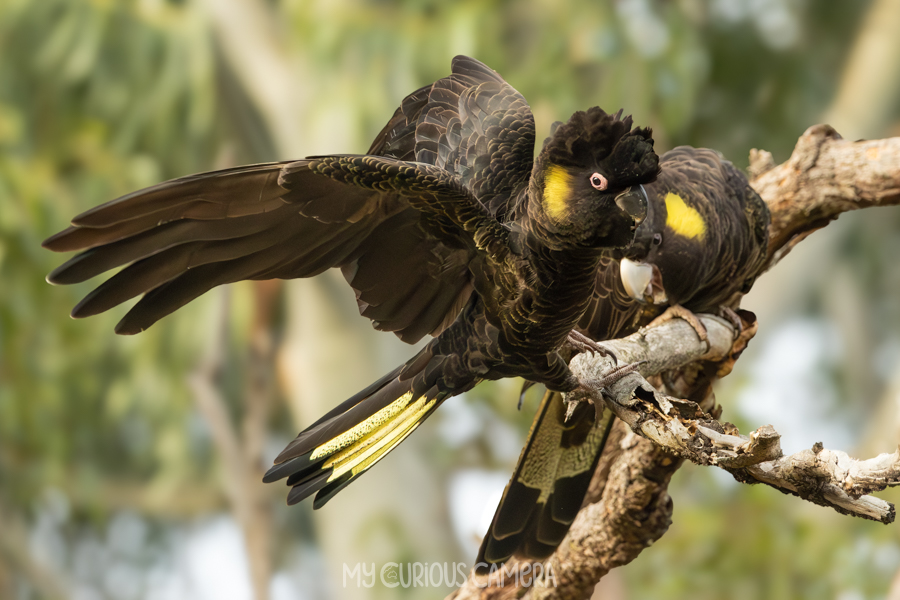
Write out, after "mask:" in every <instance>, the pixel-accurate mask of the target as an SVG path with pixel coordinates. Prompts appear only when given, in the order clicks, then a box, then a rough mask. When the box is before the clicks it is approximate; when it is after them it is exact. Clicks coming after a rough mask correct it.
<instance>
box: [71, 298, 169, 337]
mask: <svg viewBox="0 0 900 600" xmlns="http://www.w3.org/2000/svg"><path fill="white" fill-rule="evenodd" d="M79 304H80V303H79ZM75 308H78V307H77V306H76V307H75ZM73 312H74V310H73ZM130 314H131V313H130V312H129V313H128V314H126V315H125V316H124V317H122V320H121V321H119V322H118V323H116V329H115V332H116V335H135V334H138V333H140V332H142V331H144V330H145V329H147V327H150V325H152V323H151V324H150V325H147V326H146V327H144V326H143V325H142V324H140V323H137V322H135V321H134V320H133V319H130V318H129V315H130ZM72 316H73V317H74V315H72ZM83 316H85V317H87V316H90V315H87V314H85V315H83ZM75 318H76V319H77V318H81V317H75Z"/></svg>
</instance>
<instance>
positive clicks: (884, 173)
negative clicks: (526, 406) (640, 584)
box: [452, 125, 900, 600]
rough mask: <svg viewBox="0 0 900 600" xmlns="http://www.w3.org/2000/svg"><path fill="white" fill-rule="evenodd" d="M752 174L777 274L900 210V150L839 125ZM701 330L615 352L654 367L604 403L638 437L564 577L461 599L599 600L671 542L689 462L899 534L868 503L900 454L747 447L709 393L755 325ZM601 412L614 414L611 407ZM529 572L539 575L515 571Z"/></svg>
mask: <svg viewBox="0 0 900 600" xmlns="http://www.w3.org/2000/svg"><path fill="white" fill-rule="evenodd" d="M750 172H751V175H752V179H751V185H752V186H753V187H754V189H756V190H757V192H758V193H759V194H760V196H762V198H763V199H764V200H765V201H766V203H767V204H768V206H769V208H770V210H771V212H772V224H771V226H770V230H769V233H770V243H769V251H768V261H767V264H766V266H765V269H766V270H768V269H770V268H771V267H772V266H774V265H775V264H777V263H778V261H779V260H781V259H782V258H783V257H784V256H785V255H786V254H787V253H788V252H790V250H791V249H792V248H793V247H794V246H795V245H796V244H798V243H799V242H800V241H802V240H803V239H805V238H806V237H807V236H808V235H809V234H811V233H812V232H814V231H816V230H818V229H821V228H822V227H825V226H826V225H827V224H828V223H829V222H831V221H832V220H834V219H836V218H837V217H838V216H839V215H840V214H841V213H844V212H847V211H850V210H856V209H859V208H867V207H870V206H890V205H897V204H900V138H890V139H885V140H874V141H858V142H851V141H847V140H843V139H841V137H840V135H838V134H837V132H835V131H834V129H833V128H831V127H829V126H828V125H816V126H813V127H810V128H809V129H807V131H806V132H805V133H804V134H803V135H802V136H801V137H800V139H799V140H798V142H797V145H796V147H795V148H794V152H793V153H792V155H791V158H790V159H789V160H788V161H787V162H785V163H783V164H781V165H778V166H776V165H775V163H774V160H773V159H772V155H771V154H770V153H768V152H765V151H759V150H753V151H752V152H751V165H750ZM702 322H703V324H704V325H705V326H706V327H707V330H708V332H709V341H708V342H700V340H699V338H698V337H697V335H696V333H695V332H694V330H693V328H692V327H690V326H689V325H688V324H687V323H685V322H683V321H680V320H674V321H671V322H669V323H666V324H664V325H662V326H660V327H658V328H654V329H652V330H647V331H642V332H638V333H636V334H634V335H632V336H630V337H628V338H624V339H622V340H613V341H607V342H604V345H606V346H608V347H609V348H610V349H612V350H613V351H614V352H615V353H616V354H617V355H618V356H619V357H620V359H621V360H625V361H628V362H634V361H638V360H646V361H647V364H645V365H643V367H642V368H641V369H640V374H637V373H635V374H632V375H629V376H628V377H626V378H624V379H622V380H621V381H619V382H618V383H617V384H615V385H613V386H612V388H611V389H610V390H608V397H603V398H602V401H603V402H604V403H605V404H606V406H607V407H609V408H610V409H611V410H613V411H614V412H615V413H616V415H617V416H618V417H619V418H620V419H622V420H623V421H625V422H626V423H627V424H628V425H629V427H630V428H631V430H632V431H633V432H634V433H628V434H625V435H624V437H620V438H619V439H620V440H621V441H620V446H621V455H620V456H619V457H618V458H617V459H615V460H614V461H613V462H612V463H611V466H609V465H610V462H607V463H606V466H605V469H608V475H607V473H606V472H604V473H603V474H602V478H605V482H604V485H601V486H599V488H600V489H604V490H605V491H604V492H603V494H602V497H601V498H599V499H598V498H597V497H596V493H594V494H593V495H590V494H589V499H588V502H587V504H586V505H585V506H584V507H583V508H582V510H581V512H579V514H578V516H577V517H576V519H575V522H574V523H573V525H572V528H571V529H570V531H569V534H568V536H567V537H566V539H565V540H564V541H563V543H562V544H561V545H560V547H559V548H558V549H557V551H556V552H555V553H554V555H553V556H552V557H551V558H550V559H549V560H548V561H547V563H546V565H547V569H545V573H552V574H553V577H552V578H546V577H545V578H537V579H536V580H533V581H531V580H529V582H528V583H529V585H528V586H522V585H520V584H521V580H516V579H514V578H509V577H507V579H506V581H505V582H504V583H503V585H502V587H501V586H499V585H498V583H499V582H497V581H494V580H491V579H489V578H485V577H477V576H475V575H474V573H473V574H472V575H470V578H469V580H468V581H467V582H466V584H465V585H464V586H463V587H462V588H460V589H459V590H457V592H455V593H454V594H453V595H452V597H454V598H456V600H462V599H465V598H482V599H486V598H513V597H525V598H586V597H589V596H590V595H591V593H592V590H593V588H594V586H595V585H596V583H597V582H598V581H599V580H600V579H601V578H602V577H603V576H604V575H605V574H606V573H607V572H608V571H609V570H610V569H612V568H614V567H617V566H621V565H624V564H627V563H628V562H631V560H633V559H634V558H635V557H637V555H638V554H640V552H641V551H642V550H643V549H644V548H645V547H647V546H649V545H650V544H652V543H653V542H654V541H656V540H657V539H659V537H661V536H662V535H663V534H664V533H665V531H666V529H667V528H668V524H669V518H670V515H671V499H670V498H669V496H668V494H667V492H666V489H667V488H668V483H669V479H670V478H671V475H672V473H674V472H675V471H676V470H677V469H678V467H679V466H680V465H681V462H682V459H687V460H691V461H693V462H696V463H697V464H703V465H716V466H719V467H721V468H724V469H726V470H728V471H729V472H730V473H732V475H734V477H735V478H736V479H737V480H738V481H741V482H744V483H763V484H765V485H769V486H771V487H774V488H776V489H778V490H779V491H781V492H783V493H787V494H792V495H796V496H799V497H801V498H804V499H806V500H808V501H810V502H814V503H816V504H820V505H823V506H829V507H831V508H833V509H834V510H836V511H838V512H841V513H843V514H851V515H854V516H859V517H862V518H867V519H872V520H877V521H881V522H883V523H890V522H892V521H893V520H894V516H895V511H894V507H893V506H892V505H891V504H889V503H887V502H884V501H882V500H879V499H878V498H874V497H872V496H869V495H868V494H869V493H870V492H873V491H879V490H883V489H885V488H886V487H888V486H894V485H900V450H898V451H897V452H895V453H893V454H882V455H880V456H878V457H876V458H873V459H870V460H866V461H861V460H856V459H853V458H850V457H849V456H848V455H847V454H845V453H843V452H840V451H834V450H826V449H824V448H822V447H821V444H817V445H816V446H815V447H814V448H813V449H812V450H805V451H803V452H798V453H796V454H793V455H791V456H787V457H784V456H782V453H781V446H780V442H779V440H780V436H779V435H778V434H777V432H776V431H775V430H774V428H772V427H771V426H764V427H761V428H759V429H757V430H756V431H754V432H753V433H751V434H750V436H741V435H740V434H739V433H738V431H737V429H736V428H735V427H734V426H733V425H731V424H730V423H724V424H723V423H720V422H719V421H718V420H717V417H718V414H717V412H716V410H714V405H715V402H714V397H713V396H712V392H711V387H710V384H711V382H712V380H713V379H715V378H718V377H723V376H725V375H727V374H728V373H729V372H730V371H731V368H732V367H733V365H734V361H735V360H736V359H737V357H738V356H739V354H740V352H741V351H742V350H743V348H744V346H745V345H746V342H747V341H748V340H749V339H750V338H751V337H752V336H753V334H754V333H755V323H753V325H752V327H750V328H745V332H744V333H743V334H742V337H741V339H739V340H737V341H736V342H735V343H734V345H732V341H733V330H732V329H731V327H730V326H729V324H727V323H726V322H725V321H723V320H721V319H718V318H717V317H711V316H706V315H704V316H703V317H702ZM570 366H571V368H572V370H573V372H575V374H576V375H578V376H579V377H581V378H583V379H584V378H590V377H596V376H602V375H603V374H605V373H608V372H609V369H611V367H612V364H611V361H610V360H609V359H606V358H601V357H594V356H589V355H584V354H582V355H579V356H576V357H575V358H574V359H573V360H572V363H571V365H570ZM673 372H674V373H675V375H673ZM661 373H664V374H665V375H664V377H665V386H664V387H666V388H667V391H670V392H671V393H672V394H676V395H678V396H683V397H692V398H694V399H700V398H705V401H703V402H699V403H697V402H691V401H685V400H679V399H677V398H675V397H673V396H672V395H666V394H663V393H660V392H659V391H657V389H656V388H654V387H653V386H651V385H650V383H648V382H647V381H646V380H645V379H644V378H643V377H651V376H656V379H655V381H654V382H655V383H657V387H660V388H661V389H662V386H663V378H661V377H659V374H661ZM642 376H643V377H642ZM596 401H598V402H599V401H601V396H600V395H599V394H598V396H597V398H596ZM704 409H705V410H704ZM705 411H706V412H705ZM710 412H711V413H712V414H708V413H710ZM639 436H642V437H643V438H646V439H642V437H639ZM648 440H652V441H653V443H650V442H649V441H648ZM603 467H604V465H603V464H601V468H598V474H600V471H601V470H602V469H603ZM595 477H596V475H595ZM592 487H593V486H592ZM521 568H527V567H526V566H525V565H512V566H511V567H510V569H511V570H513V571H514V570H515V569H521ZM526 587H527V589H524V588H526Z"/></svg>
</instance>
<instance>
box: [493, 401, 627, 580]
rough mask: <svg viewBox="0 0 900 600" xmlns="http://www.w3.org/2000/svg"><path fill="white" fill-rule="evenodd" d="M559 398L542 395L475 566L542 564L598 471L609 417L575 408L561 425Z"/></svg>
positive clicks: (562, 411)
mask: <svg viewBox="0 0 900 600" xmlns="http://www.w3.org/2000/svg"><path fill="white" fill-rule="evenodd" d="M565 414H566V407H565V403H564V402H563V398H562V394H560V393H557V392H547V393H546V394H545V395H544V398H543V400H542V401H541V405H540V407H539V408H538V415H537V417H536V418H535V420H534V424H533V425H532V427H531V431H530V432H529V434H528V441H527V442H526V444H525V448H524V449H523V450H522V454H521V456H520V457H519V462H518V463H517V464H516V469H515V472H514V473H513V476H512V479H511V480H510V482H509V484H508V485H507V486H506V490H504V492H503V497H502V499H501V500H500V505H499V506H498V507H497V512H496V513H494V519H493V521H492V522H491V526H490V528H489V529H488V531H487V533H486V534H485V536H484V540H483V541H482V543H481V549H480V550H479V552H478V560H477V563H478V564H482V565H487V567H482V569H481V570H482V571H484V570H487V569H488V568H489V567H490V565H492V564H497V563H502V562H505V561H506V560H508V559H510V558H511V557H512V556H513V555H516V556H519V557H522V558H530V559H545V558H547V557H548V556H550V554H552V553H553V551H554V550H556V548H557V546H559V544H560V543H561V542H562V540H563V538H564V537H565V536H566V533H568V531H569V527H570V526H571V525H572V521H574V519H575V516H576V515H577V514H578V511H579V510H580V509H581V505H582V503H583V501H584V496H585V494H586V493H587V490H588V487H589V486H590V483H591V478H592V477H593V474H594V471H595V469H596V467H597V462H598V461H599V458H600V455H601V454H602V452H603V447H604V445H605V444H606V439H607V437H608V435H609V430H610V427H611V425H612V421H613V417H612V414H611V413H610V412H609V411H605V412H604V413H603V414H604V416H603V417H601V418H600V420H599V421H596V419H595V411H594V408H593V407H592V406H589V405H586V404H582V405H580V406H579V407H578V408H577V409H576V410H575V412H574V414H573V415H572V417H571V418H570V419H569V421H565V420H564V419H565Z"/></svg>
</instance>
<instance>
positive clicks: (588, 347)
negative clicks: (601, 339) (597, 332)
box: [567, 329, 619, 364]
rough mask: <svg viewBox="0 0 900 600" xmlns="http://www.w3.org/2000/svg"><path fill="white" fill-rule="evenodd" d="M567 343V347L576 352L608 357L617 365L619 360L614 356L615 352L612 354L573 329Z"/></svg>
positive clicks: (604, 347)
mask: <svg viewBox="0 0 900 600" xmlns="http://www.w3.org/2000/svg"><path fill="white" fill-rule="evenodd" d="M567 341H568V342H569V345H570V346H572V347H573V348H575V350H577V351H578V352H590V353H592V354H593V353H597V354H599V355H601V356H608V357H610V358H611V359H613V362H614V363H616V364H619V359H618V357H617V356H616V353H615V352H613V351H612V350H610V349H609V348H607V347H606V346H604V345H602V344H600V343H598V342H595V341H594V340H592V339H591V338H589V337H588V336H586V335H584V334H583V333H581V332H579V331H576V330H574V329H573V330H572V331H570V332H569V337H568V340H567Z"/></svg>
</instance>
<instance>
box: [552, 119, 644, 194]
mask: <svg viewBox="0 0 900 600" xmlns="http://www.w3.org/2000/svg"><path fill="white" fill-rule="evenodd" d="M554 125H556V124H554ZM544 153H545V155H546V157H547V160H548V161H549V162H550V163H552V164H555V165H560V166H564V167H576V168H593V167H595V166H597V167H603V168H604V171H605V172H604V175H605V176H606V177H607V178H609V179H610V181H614V183H615V184H616V185H617V186H627V185H629V184H631V183H632V182H642V183H647V182H648V181H650V180H652V179H653V178H655V177H656V174H657V173H658V172H659V157H657V156H656V153H655V152H654V151H653V137H652V131H651V130H650V129H649V128H647V127H635V128H634V129H632V119H631V116H630V115H629V116H626V117H624V118H623V117H622V111H621V110H620V111H619V112H617V113H615V114H609V113H607V112H606V111H604V110H603V109H601V108H599V107H596V106H595V107H594V108H590V109H588V110H586V111H578V112H576V113H575V114H573V115H572V117H571V118H570V119H569V120H568V122H566V123H561V124H559V125H558V126H556V127H555V128H554V130H553V132H552V134H551V136H550V137H549V138H547V140H546V141H545V142H544Z"/></svg>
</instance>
